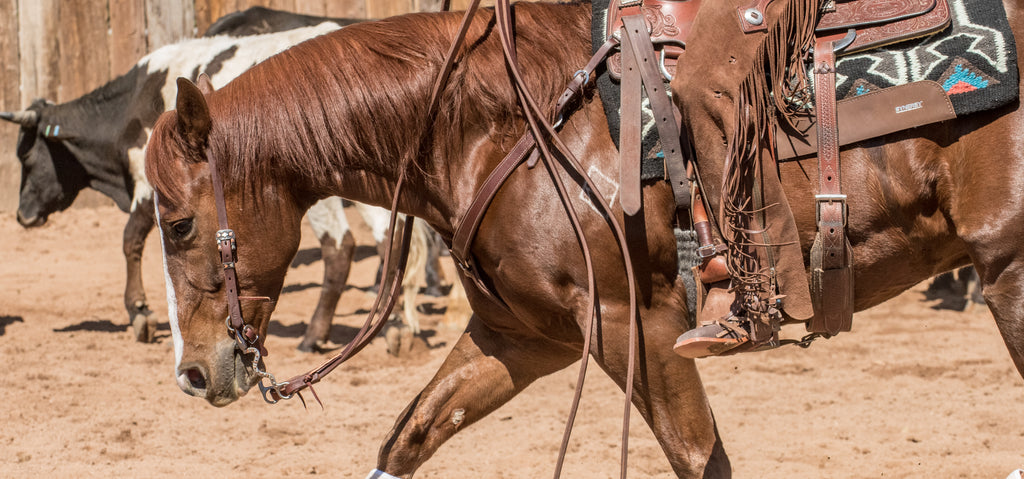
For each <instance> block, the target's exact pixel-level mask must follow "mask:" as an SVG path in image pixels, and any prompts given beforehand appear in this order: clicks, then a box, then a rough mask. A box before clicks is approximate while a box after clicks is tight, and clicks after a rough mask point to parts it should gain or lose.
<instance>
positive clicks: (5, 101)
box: [0, 0, 26, 211]
mask: <svg viewBox="0 0 1024 479" xmlns="http://www.w3.org/2000/svg"><path fill="white" fill-rule="evenodd" d="M0 12H5V13H7V14H5V15H0V111H17V110H21V109H22V108H24V107H25V106H26V105H25V104H24V103H22V101H21V94H20V93H19V91H18V82H20V81H21V65H20V63H19V61H18V48H19V42H18V15H17V12H18V2H17V0H0ZM17 138H18V126H17V125H13V124H10V123H7V122H0V211H14V210H15V209H16V208H17V207H18V178H19V175H20V171H21V166H20V165H19V164H18V160H17V157H16V156H15V155H14V148H15V142H16V141H17Z"/></svg>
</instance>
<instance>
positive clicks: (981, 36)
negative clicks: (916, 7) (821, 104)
mask: <svg viewBox="0 0 1024 479" xmlns="http://www.w3.org/2000/svg"><path fill="white" fill-rule="evenodd" d="M949 8H950V10H951V16H952V25H951V26H950V27H949V28H947V29H946V30H943V31H942V32H939V33H938V34H936V35H933V36H930V37H926V38H924V39H920V40H911V41H907V42H902V43H899V44H896V45H892V46H888V47H883V48H877V49H874V50H869V51H866V52H862V53H857V54H853V55H849V56H844V57H841V58H840V59H839V60H838V61H837V62H836V70H837V73H836V98H839V99H845V98H853V97H856V96H858V95H863V94H865V93H868V92H872V91H877V90H880V89H883V88H888V87H891V86H896V85H904V84H908V83H911V82H915V81H921V80H931V81H935V82H938V83H939V84H940V85H941V86H942V88H943V90H945V91H946V94H948V95H949V97H950V100H951V101H952V103H953V109H954V111H955V112H956V114H957V116H962V115H966V114H969V113H975V112H978V111H984V110H989V109H992V108H997V107H1000V106H1002V105H1005V104H1007V103H1009V102H1011V101H1013V100H1014V99H1016V98H1017V96H1018V94H1019V91H1018V90H1019V80H1018V72H1017V49H1016V45H1015V43H1014V38H1013V33H1012V32H1011V31H1010V24H1009V21H1008V20H1007V18H1006V10H1004V8H1003V4H1002V2H1001V1H1000V0H949Z"/></svg>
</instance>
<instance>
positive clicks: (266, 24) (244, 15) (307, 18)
mask: <svg viewBox="0 0 1024 479" xmlns="http://www.w3.org/2000/svg"><path fill="white" fill-rule="evenodd" d="M325 21H327V22H331V23H335V24H337V25H339V26H346V25H351V24H353V23H358V22H361V21H363V20H359V19H354V18H332V17H317V16H313V15H302V14H299V13H292V12H286V11H283V10H273V9H270V8H267V7H258V6H257V7H250V8H249V9H247V10H243V11H241V12H234V13H229V14H227V15H224V16H223V17H220V18H218V19H217V21H215V22H213V24H211V25H210V27H209V28H207V29H206V33H204V34H203V36H204V37H213V36H217V35H228V36H232V37H242V36H247V35H262V34H266V33H276V32H283V31H285V30H292V29H295V28H302V27H311V26H313V25H319V24H321V23H323V22H325Z"/></svg>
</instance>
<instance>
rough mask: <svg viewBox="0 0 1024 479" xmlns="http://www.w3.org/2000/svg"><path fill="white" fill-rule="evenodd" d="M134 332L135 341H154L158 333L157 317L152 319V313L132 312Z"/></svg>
mask: <svg viewBox="0 0 1024 479" xmlns="http://www.w3.org/2000/svg"><path fill="white" fill-rule="evenodd" d="M131 324H132V332H133V333H134V334H135V341H137V342H140V343H151V342H153V336H155V335H156V319H155V318H153V319H150V315H148V314H143V313H133V314H132V320H131Z"/></svg>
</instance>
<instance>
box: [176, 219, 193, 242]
mask: <svg viewBox="0 0 1024 479" xmlns="http://www.w3.org/2000/svg"><path fill="white" fill-rule="evenodd" d="M171 232H172V233H174V238H175V239H179V240H180V239H184V238H185V237H186V236H188V235H189V233H191V232H192V218H186V219H183V220H178V221H175V222H174V223H171Z"/></svg>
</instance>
